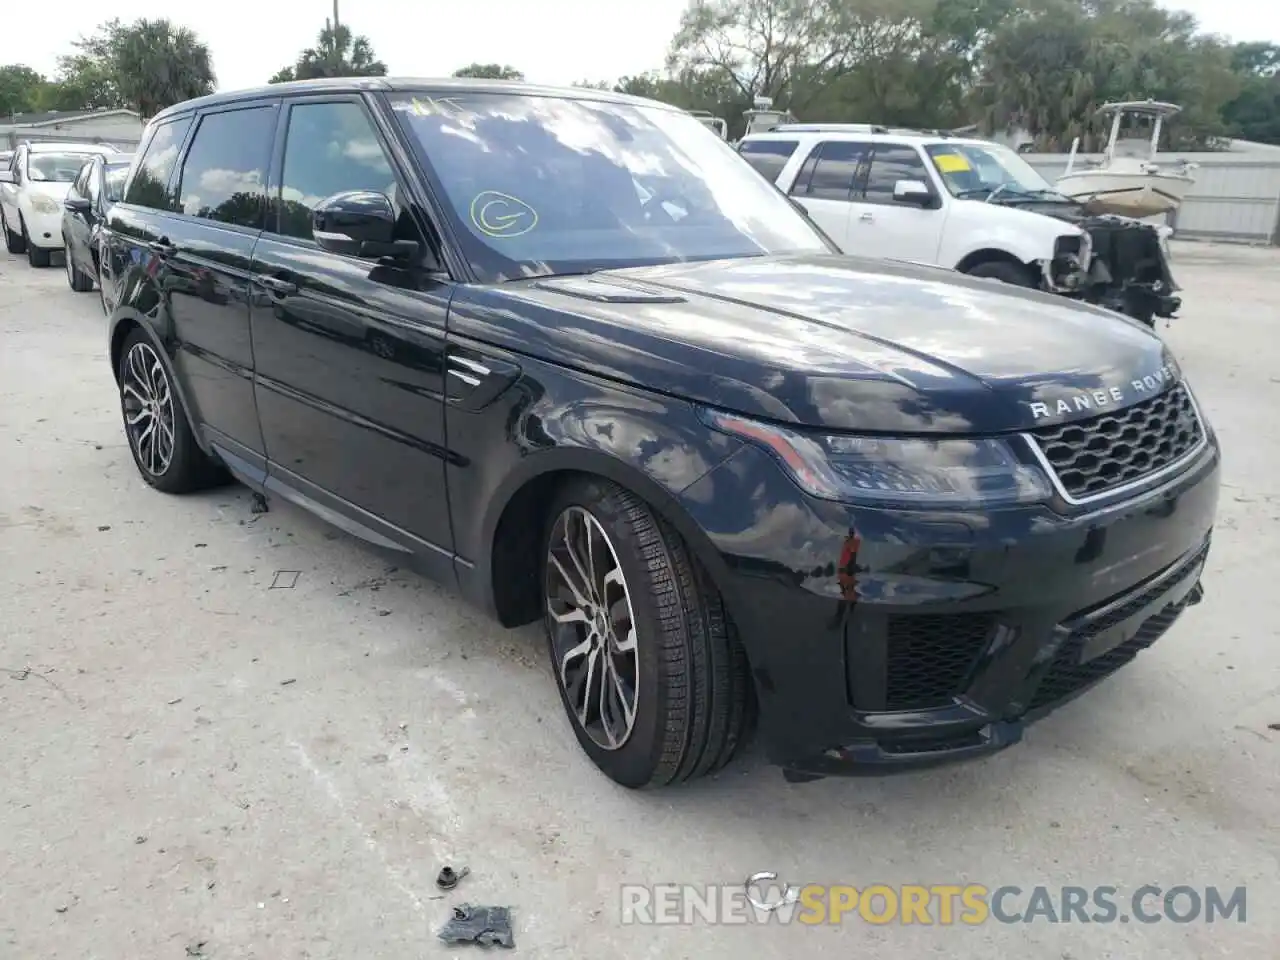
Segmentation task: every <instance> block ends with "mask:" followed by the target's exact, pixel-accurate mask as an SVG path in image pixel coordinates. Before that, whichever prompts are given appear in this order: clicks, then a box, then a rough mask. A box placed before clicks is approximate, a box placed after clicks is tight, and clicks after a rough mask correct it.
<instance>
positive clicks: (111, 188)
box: [103, 160, 129, 203]
mask: <svg viewBox="0 0 1280 960" xmlns="http://www.w3.org/2000/svg"><path fill="white" fill-rule="evenodd" d="M128 179H129V161H127V160H126V161H125V162H124V163H115V162H112V163H108V164H107V167H106V170H105V171H104V172H103V182H104V183H105V184H106V188H107V200H109V201H110V202H111V203H117V202H119V200H120V197H121V195H122V194H123V193H124V182H125V181H126V180H128Z"/></svg>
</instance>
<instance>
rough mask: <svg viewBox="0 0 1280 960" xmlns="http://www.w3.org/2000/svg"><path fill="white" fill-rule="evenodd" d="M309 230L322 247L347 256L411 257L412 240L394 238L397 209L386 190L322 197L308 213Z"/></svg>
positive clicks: (413, 247) (415, 244) (353, 191)
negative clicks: (309, 216) (309, 213)
mask: <svg viewBox="0 0 1280 960" xmlns="http://www.w3.org/2000/svg"><path fill="white" fill-rule="evenodd" d="M311 232H312V234H313V235H314V236H315V238H316V243H317V244H319V245H320V249H321V250H327V251H328V252H330V253H340V254H342V255H344V256H348V257H367V258H370V259H381V258H383V257H396V258H402V257H410V256H413V255H414V254H416V253H417V252H418V244H417V243H415V242H414V241H412V240H397V239H395V232H396V211H395V207H393V206H392V205H391V199H390V198H389V197H388V196H387V195H386V194H385V193H374V192H372V191H369V190H352V191H348V192H346V193H335V194H334V195H333V196H331V197H329V198H327V199H325V200H321V201H320V202H319V203H318V204H316V206H315V208H314V209H313V210H312V212H311Z"/></svg>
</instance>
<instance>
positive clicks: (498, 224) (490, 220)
mask: <svg viewBox="0 0 1280 960" xmlns="http://www.w3.org/2000/svg"><path fill="white" fill-rule="evenodd" d="M471 222H472V223H473V224H475V227H476V229H477V230H479V231H480V232H481V233H483V234H484V235H485V236H487V237H497V238H505V237H519V236H522V235H524V234H526V233H528V232H529V231H530V230H532V229H533V228H534V227H536V226H537V225H538V212H537V211H536V210H534V209H533V207H531V206H529V205H528V204H527V203H525V202H524V201H523V200H521V199H519V198H517V197H513V196H511V195H510V194H507V193H499V192H498V191H497V190H485V191H484V192H483V193H479V194H476V198H475V199H474V200H472V201H471Z"/></svg>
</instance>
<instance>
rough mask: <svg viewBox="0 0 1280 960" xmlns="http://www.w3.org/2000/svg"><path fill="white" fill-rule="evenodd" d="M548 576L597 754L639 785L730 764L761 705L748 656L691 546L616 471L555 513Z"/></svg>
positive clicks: (574, 695) (552, 630)
mask: <svg viewBox="0 0 1280 960" xmlns="http://www.w3.org/2000/svg"><path fill="white" fill-rule="evenodd" d="M548 520H549V523H548V526H547V530H546V534H545V536H544V537H543V548H544V549H543V570H542V582H543V591H544V600H545V603H546V606H545V615H544V618H543V619H544V622H545V625H546V631H547V639H548V647H549V650H550V653H551V659H552V669H553V670H554V672H555V675H556V684H557V686H558V687H559V689H560V698H561V701H562V702H563V704H564V708H565V711H566V712H567V713H568V714H569V721H570V723H571V724H572V725H573V729H574V733H575V734H576V735H577V738H578V742H579V743H580V744H581V745H582V748H583V750H585V751H586V753H587V755H588V756H589V757H590V758H591V760H592V761H593V762H594V763H595V765H596V766H597V767H599V768H600V769H601V771H603V772H604V773H605V774H606V775H608V776H609V777H610V778H612V779H613V780H614V781H616V782H617V783H620V784H622V785H623V786H626V787H657V786H665V785H668V784H672V783H677V782H680V781H684V780H689V779H692V778H694V777H698V776H701V775H703V774H705V773H709V772H712V771H714V770H718V769H719V768H720V767H722V766H724V765H725V764H726V763H728V762H729V760H730V759H732V757H733V756H734V754H735V753H736V752H737V750H738V748H739V747H740V746H741V744H742V742H743V741H744V740H745V738H746V734H747V730H748V729H749V724H750V718H751V716H752V715H753V712H754V701H753V700H752V699H751V694H752V690H751V680H750V676H749V673H748V670H747V661H746V655H745V653H744V652H743V650H742V647H741V645H740V643H739V642H738V639H737V636H736V634H735V632H734V628H733V624H732V623H731V622H730V621H729V618H728V616H727V614H726V612H725V608H724V603H723V601H722V600H721V598H720V596H719V594H718V593H717V592H716V590H715V588H714V587H713V586H712V585H711V584H710V582H709V580H708V578H707V576H706V574H705V573H704V572H703V571H702V570H701V569H700V567H699V566H698V564H697V561H696V560H695V559H694V557H693V556H692V554H691V553H690V551H689V548H688V546H687V545H686V544H685V543H684V542H683V540H682V539H681V538H680V536H679V534H677V533H676V532H675V531H674V530H673V529H671V527H670V526H668V525H667V524H666V523H665V522H664V521H663V520H661V519H660V518H659V517H657V516H656V515H655V514H654V513H653V511H652V510H650V509H649V507H648V506H647V505H646V504H644V503H643V502H642V501H641V500H640V499H639V498H638V497H636V496H635V495H634V494H631V493H629V492H628V491H626V490H624V489H622V488H621V487H619V486H617V485H616V484H613V483H611V482H609V481H607V480H603V479H600V478H594V477H593V478H584V479H582V480H580V481H575V482H573V483H571V484H568V485H567V486H565V487H564V488H563V489H562V490H561V491H560V493H559V495H558V496H557V497H556V498H555V499H554V502H553V503H552V505H551V509H550V510H549V511H548Z"/></svg>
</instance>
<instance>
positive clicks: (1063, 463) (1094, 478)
mask: <svg viewBox="0 0 1280 960" xmlns="http://www.w3.org/2000/svg"><path fill="white" fill-rule="evenodd" d="M1031 435H1032V436H1033V437H1034V438H1035V440H1036V442H1037V443H1038V444H1039V445H1040V450H1041V451H1042V452H1043V453H1044V456H1045V459H1046V460H1048V461H1049V464H1050V465H1051V466H1052V467H1053V470H1054V472H1055V473H1056V474H1057V475H1058V480H1059V482H1060V483H1061V484H1062V486H1063V489H1065V490H1066V491H1067V493H1069V494H1070V495H1071V496H1072V497H1075V498H1077V499H1083V498H1085V497H1091V496H1096V495H1098V494H1102V493H1106V492H1107V491H1108V490H1112V489H1114V488H1115V487H1118V486H1121V485H1122V484H1125V483H1130V482H1132V481H1134V480H1141V479H1142V478H1143V477H1145V476H1147V475H1148V474H1151V473H1154V472H1155V471H1157V470H1160V469H1162V468H1164V467H1167V466H1168V465H1169V464H1171V463H1175V462H1176V461H1178V460H1180V459H1181V458H1182V457H1184V456H1186V455H1187V454H1188V453H1190V452H1191V451H1192V450H1194V449H1195V448H1196V447H1197V446H1198V445H1199V444H1200V442H1201V441H1202V440H1203V439H1204V427H1203V426H1202V425H1201V423H1200V418H1199V417H1197V416H1196V411H1195V407H1194V406H1193V405H1192V402H1191V395H1190V394H1189V393H1188V392H1187V389H1186V387H1184V386H1183V385H1182V384H1178V385H1177V386H1175V387H1173V388H1172V389H1170V390H1166V391H1165V392H1164V393H1162V394H1160V396H1158V397H1152V398H1151V399H1149V400H1145V401H1143V402H1142V403H1138V404H1134V405H1133V406H1132V407H1127V408H1125V409H1124V410H1117V411H1115V412H1114V413H1105V414H1103V415H1102V416H1098V417H1094V418H1092V419H1090V420H1084V421H1081V422H1078V423H1067V424H1062V425H1061V426H1055V427H1040V428H1039V429H1036V430H1033V431H1032V432H1031Z"/></svg>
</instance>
